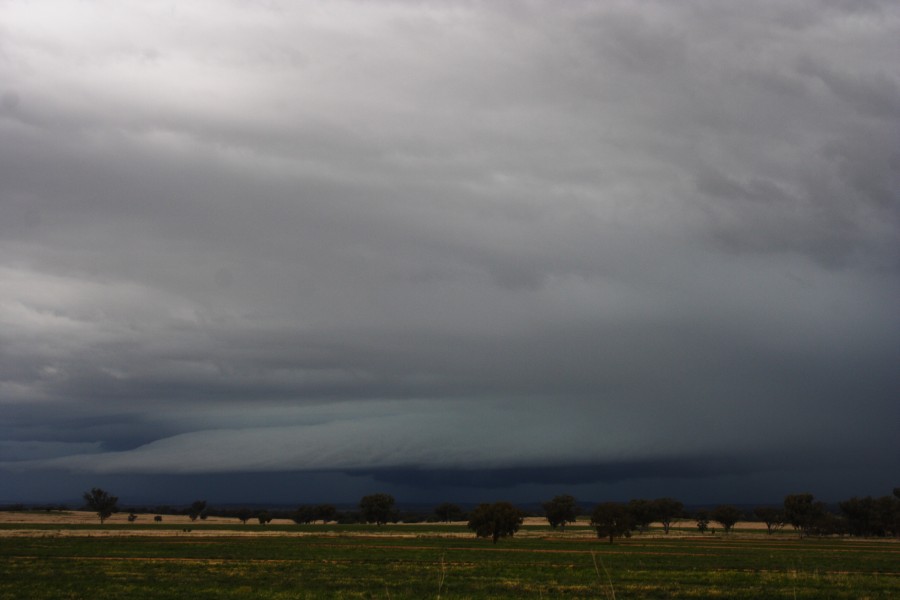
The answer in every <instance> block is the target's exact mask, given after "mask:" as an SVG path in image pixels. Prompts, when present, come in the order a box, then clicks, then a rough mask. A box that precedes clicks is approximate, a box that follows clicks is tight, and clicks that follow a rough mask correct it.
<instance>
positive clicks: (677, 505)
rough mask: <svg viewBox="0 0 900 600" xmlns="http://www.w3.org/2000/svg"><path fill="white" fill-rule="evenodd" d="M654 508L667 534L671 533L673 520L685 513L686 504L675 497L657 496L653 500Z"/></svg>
mask: <svg viewBox="0 0 900 600" xmlns="http://www.w3.org/2000/svg"><path fill="white" fill-rule="evenodd" d="M653 509H654V512H655V513H656V518H657V519H659V522H660V523H662V526H663V530H664V531H665V532H666V535H668V534H669V527H671V525H672V521H674V520H675V519H677V518H679V517H682V516H683V515H684V504H682V503H681V502H679V501H678V500H675V499H674V498H657V499H656V500H654V501H653Z"/></svg>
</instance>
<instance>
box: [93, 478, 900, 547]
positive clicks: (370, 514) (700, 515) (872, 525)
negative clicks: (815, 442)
mask: <svg viewBox="0 0 900 600" xmlns="http://www.w3.org/2000/svg"><path fill="white" fill-rule="evenodd" d="M84 501H85V507H86V508H88V509H89V510H91V511H92V512H95V513H96V514H97V516H98V517H99V519H100V522H101V524H102V523H103V522H104V521H105V520H106V519H107V518H109V516H111V515H112V514H113V513H115V512H118V510H119V508H118V501H119V499H118V497H116V496H113V495H112V494H110V493H108V492H106V491H105V490H103V489H100V488H93V489H92V490H90V491H89V492H85V493H84ZM165 508H168V507H165ZM358 508H359V510H358V511H351V512H340V511H338V510H337V508H336V507H335V506H334V505H332V504H317V505H300V506H298V507H297V508H296V509H295V510H293V511H269V510H257V511H253V510H251V509H249V508H237V509H225V510H215V509H213V508H212V507H210V506H209V505H208V504H207V502H206V501H205V500H197V501H195V502H193V503H192V504H191V505H190V506H189V507H186V508H183V509H181V510H180V511H176V512H175V513H174V514H182V515H187V516H188V517H190V519H191V520H192V521H194V520H196V519H201V520H202V519H206V518H207V517H208V516H209V515H215V516H222V517H232V518H237V519H239V520H240V521H241V522H243V523H247V522H248V521H249V520H251V519H255V520H257V521H258V522H259V523H260V524H262V525H265V524H266V523H269V522H270V521H271V520H272V519H273V518H287V519H291V520H292V521H294V522H295V523H297V524H309V523H314V522H319V521H321V522H322V523H330V522H336V523H374V524H376V525H379V526H380V525H385V524H387V523H396V522H399V521H401V520H402V521H404V522H407V523H409V522H421V521H426V520H427V521H431V522H451V521H463V520H464V521H467V525H468V527H469V529H471V530H472V531H473V532H474V533H475V535H476V536H478V537H485V538H490V539H491V540H492V541H493V542H494V543H497V541H498V540H499V539H500V538H503V537H510V536H513V535H515V533H516V532H517V531H518V530H519V528H520V527H521V525H522V522H523V520H524V518H525V517H526V516H529V513H527V512H526V511H523V510H521V509H519V508H517V507H516V506H514V505H513V504H511V503H509V502H495V503H492V504H491V503H483V504H479V505H478V506H476V507H475V508H474V509H473V510H472V511H471V512H468V513H467V512H465V511H464V510H463V509H462V508H461V507H460V506H459V505H456V504H453V503H450V502H444V503H441V504H439V505H437V506H436V507H435V508H434V510H433V513H432V514H431V515H429V516H428V517H426V518H422V516H421V515H417V516H414V517H412V518H411V517H410V516H409V515H407V516H406V517H405V518H404V517H403V515H401V513H400V512H399V511H398V510H397V508H396V501H395V499H394V497H393V496H391V495H390V494H383V493H377V494H371V495H367V496H364V497H363V498H362V499H360V501H359V506H358ZM837 508H838V510H837V511H836V512H835V511H832V510H829V508H828V506H827V505H826V504H825V503H824V502H821V501H818V500H816V499H815V497H814V496H813V495H812V494H809V493H801V494H789V495H787V496H786V497H785V498H784V502H783V503H782V505H781V506H778V507H776V506H758V507H756V508H755V509H753V510H752V511H751V512H749V513H748V512H745V511H743V510H741V509H739V508H737V507H735V506H733V505H730V504H722V505H719V506H716V507H715V508H712V509H705V508H702V509H696V510H693V511H688V510H686V509H685V506H684V504H683V503H682V502H680V501H678V500H676V499H674V498H668V497H666V498H656V499H654V500H645V499H640V498H638V499H632V500H630V501H628V502H602V503H600V504H597V505H596V506H594V508H593V509H592V510H591V511H590V512H586V511H585V510H584V509H583V508H582V507H581V506H579V505H578V502H577V500H576V499H575V498H574V497H573V496H571V495H567V494H563V495H559V496H556V497H554V498H553V499H551V500H548V501H546V502H544V503H543V504H542V505H541V509H542V511H541V512H542V513H543V514H542V515H540V516H543V517H544V518H545V519H546V520H547V522H548V523H549V525H550V526H551V527H552V528H554V529H557V528H559V529H565V527H566V525H567V524H570V523H575V522H576V520H577V518H578V517H579V516H585V515H589V516H590V525H591V527H593V528H594V529H595V530H596V533H597V536H598V537H600V538H607V539H608V540H609V542H610V543H613V540H614V539H615V538H618V537H630V536H631V535H632V533H633V532H641V533H644V532H647V531H648V530H649V528H650V525H651V524H653V523H659V524H661V525H662V529H663V532H664V533H665V534H668V533H669V531H670V528H671V526H672V525H673V524H674V523H676V522H684V521H688V522H693V524H694V526H696V528H697V530H698V532H699V533H700V534H705V533H706V532H708V531H709V532H714V529H713V528H712V527H711V524H712V523H717V524H718V525H720V526H721V528H722V530H723V531H724V532H725V533H726V534H727V533H729V532H731V531H732V529H733V528H734V526H735V524H736V523H737V522H738V521H741V520H745V519H750V520H755V521H759V522H761V523H764V524H765V526H766V530H767V532H768V533H769V534H772V533H774V532H775V531H777V530H780V529H782V528H784V527H785V526H788V525H790V526H791V527H792V528H793V529H794V530H795V531H796V532H797V533H798V534H799V535H800V537H806V536H811V535H819V536H823V535H850V536H867V537H888V536H894V537H900V488H894V490H893V495H892V496H882V497H879V498H873V497H870V496H866V497H864V498H859V497H853V498H850V499H849V500H845V501H843V502H839V503H838V504H837ZM147 512H153V511H147ZM157 512H159V513H161V514H157V515H156V516H155V517H154V520H155V521H157V522H159V521H162V513H163V512H164V511H157ZM136 519H137V515H136V513H135V511H134V510H132V512H131V513H130V514H129V517H128V520H129V521H131V522H133V521H135V520H136Z"/></svg>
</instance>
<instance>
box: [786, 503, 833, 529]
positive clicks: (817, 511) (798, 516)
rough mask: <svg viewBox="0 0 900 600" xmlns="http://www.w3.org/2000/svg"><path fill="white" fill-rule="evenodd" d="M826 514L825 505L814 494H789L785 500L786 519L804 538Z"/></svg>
mask: <svg viewBox="0 0 900 600" xmlns="http://www.w3.org/2000/svg"><path fill="white" fill-rule="evenodd" d="M824 514H825V505H824V504H823V503H821V502H816V500H815V498H814V497H813V495H812V494H789V495H787V496H785V498H784V518H785V520H786V521H787V522H788V523H790V524H791V526H792V527H793V528H794V529H795V530H797V531H798V532H799V534H800V537H801V538H802V537H803V536H804V535H809V532H810V530H812V529H813V528H814V527H815V525H816V521H817V520H819V519H820V518H821V517H822V516H823V515H824Z"/></svg>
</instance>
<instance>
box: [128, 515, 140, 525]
mask: <svg viewBox="0 0 900 600" xmlns="http://www.w3.org/2000/svg"><path fill="white" fill-rule="evenodd" d="M137 518H138V516H137V515H136V514H134V513H130V514H129V515H128V522H129V523H134V522H135V521H137Z"/></svg>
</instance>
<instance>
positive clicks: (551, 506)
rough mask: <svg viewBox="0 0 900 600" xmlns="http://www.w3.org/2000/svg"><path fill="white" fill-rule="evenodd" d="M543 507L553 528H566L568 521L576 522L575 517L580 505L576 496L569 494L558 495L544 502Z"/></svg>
mask: <svg viewBox="0 0 900 600" xmlns="http://www.w3.org/2000/svg"><path fill="white" fill-rule="evenodd" d="M541 507H542V508H543V509H544V516H545V517H547V522H548V523H550V527H552V528H553V529H556V528H557V527H560V528H562V529H565V527H566V523H574V522H575V517H576V516H578V505H577V504H576V503H575V498H574V497H573V496H570V495H568V494H563V495H561V496H556V497H555V498H553V500H549V501H547V502H544V503H543V504H542V505H541Z"/></svg>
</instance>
